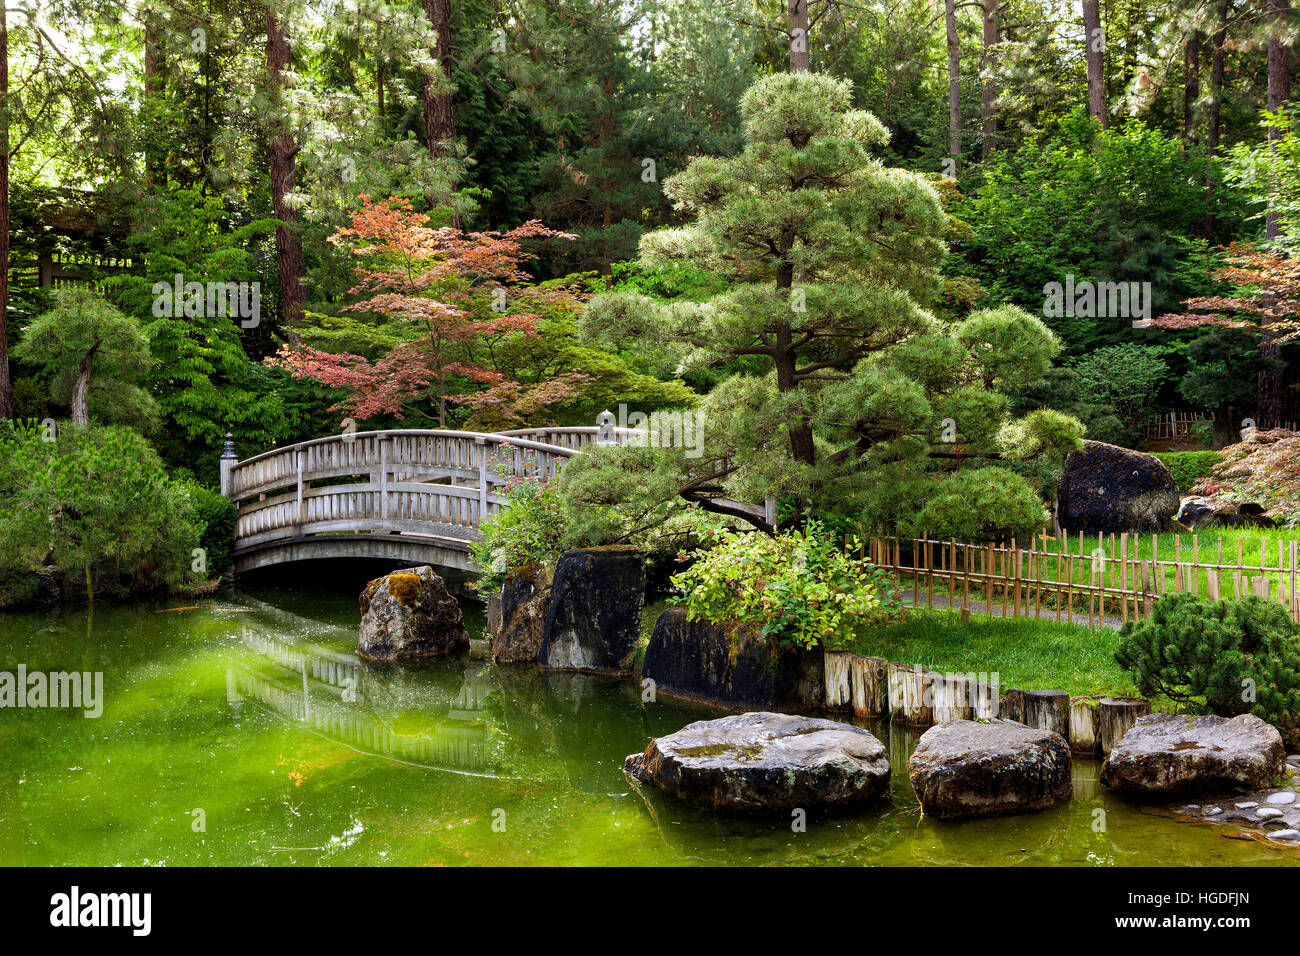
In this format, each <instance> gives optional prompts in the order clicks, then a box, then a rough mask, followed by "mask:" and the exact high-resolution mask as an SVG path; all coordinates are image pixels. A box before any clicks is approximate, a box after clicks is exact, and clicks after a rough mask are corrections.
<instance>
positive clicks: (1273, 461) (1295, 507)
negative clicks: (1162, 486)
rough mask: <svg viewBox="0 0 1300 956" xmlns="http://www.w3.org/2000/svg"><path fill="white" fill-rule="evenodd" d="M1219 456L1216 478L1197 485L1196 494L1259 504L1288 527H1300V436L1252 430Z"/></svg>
mask: <svg viewBox="0 0 1300 956" xmlns="http://www.w3.org/2000/svg"><path fill="white" fill-rule="evenodd" d="M1218 454H1219V457H1220V459H1221V460H1220V461H1219V463H1218V464H1216V465H1215V466H1214V467H1213V469H1212V475H1211V476H1209V477H1205V478H1202V479H1200V480H1199V481H1198V482H1196V484H1195V485H1194V486H1193V487H1192V490H1193V491H1194V492H1196V493H1197V494H1203V495H1224V496H1225V497H1227V498H1230V499H1233V500H1236V501H1254V502H1258V503H1259V504H1260V505H1262V506H1263V508H1264V510H1265V511H1267V512H1269V513H1270V514H1271V515H1273V516H1275V517H1277V518H1279V519H1281V520H1282V521H1284V522H1285V523H1286V524H1287V525H1288V526H1291V527H1294V526H1295V525H1297V524H1300V432H1291V431H1286V430H1285V429H1282V428H1276V429H1273V430H1271V431H1258V430H1252V431H1250V432H1248V433H1247V438H1246V440H1245V441H1243V442H1238V443H1237V444H1235V445H1229V446H1228V447H1227V448H1224V449H1223V450H1221V451H1220V452H1219V453H1218Z"/></svg>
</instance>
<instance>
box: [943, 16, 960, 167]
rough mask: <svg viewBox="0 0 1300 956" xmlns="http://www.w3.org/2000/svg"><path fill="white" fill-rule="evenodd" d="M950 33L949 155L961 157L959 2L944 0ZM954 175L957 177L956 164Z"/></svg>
mask: <svg viewBox="0 0 1300 956" xmlns="http://www.w3.org/2000/svg"><path fill="white" fill-rule="evenodd" d="M943 22H944V26H945V28H946V29H947V33H948V153H949V154H950V155H951V156H952V158H953V160H954V161H955V160H956V158H957V157H958V156H960V155H961V44H960V43H959V42H958V41H957V0H943ZM953 175H956V168H955V162H954V169H953Z"/></svg>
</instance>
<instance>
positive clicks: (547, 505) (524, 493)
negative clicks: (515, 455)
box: [474, 477, 567, 594]
mask: <svg viewBox="0 0 1300 956" xmlns="http://www.w3.org/2000/svg"><path fill="white" fill-rule="evenodd" d="M501 495H502V497H504V498H505V499H506V502H507V504H506V506H505V507H504V508H502V509H501V511H499V512H498V513H497V514H494V515H493V516H492V517H490V518H488V519H487V520H486V521H484V522H483V523H482V524H481V525H480V526H479V532H480V533H481V534H482V538H481V540H479V541H477V542H475V544H474V563H475V564H476V565H478V569H479V571H480V573H481V575H482V576H481V577H480V578H479V579H478V581H477V582H475V584H474V587H475V589H476V590H477V591H478V592H479V593H480V594H490V593H491V592H493V591H495V590H497V589H498V588H499V587H501V583H502V582H503V581H504V580H505V579H506V575H507V574H509V573H510V572H511V571H513V570H515V569H516V568H522V567H525V566H527V565H530V564H542V563H545V562H548V561H551V560H553V559H554V558H555V556H556V555H557V554H559V552H560V548H561V543H562V541H563V539H564V534H565V527H566V525H567V521H566V519H565V511H564V500H563V499H562V498H561V497H560V493H559V491H558V489H556V488H555V486H554V485H551V484H549V483H547V482H545V481H542V480H541V479H539V478H519V477H514V478H510V479H508V480H507V481H506V483H505V484H504V485H503V486H502V488H501Z"/></svg>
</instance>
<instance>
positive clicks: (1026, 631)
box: [852, 609, 1136, 695]
mask: <svg viewBox="0 0 1300 956" xmlns="http://www.w3.org/2000/svg"><path fill="white" fill-rule="evenodd" d="M1118 646H1119V633H1118V632H1117V631H1115V630H1114V629H1112V628H1105V627H1101V628H1088V627H1081V626H1078V625H1069V624H1057V623H1056V622H1055V621H1046V620H1044V621H1035V620H1033V619H1032V618H1008V619H1005V620H1004V619H1002V618H999V617H985V616H984V615H980V614H972V615H971V616H970V619H969V620H968V621H966V622H964V623H963V622H962V620H961V615H960V613H959V612H957V611H939V610H933V611H931V610H922V609H917V610H914V611H911V612H910V613H909V614H908V616H907V620H905V621H901V622H899V623H897V624H892V625H890V626H888V627H885V628H882V629H881V630H879V631H876V632H874V633H873V634H871V636H870V637H868V638H866V639H864V640H862V641H861V642H859V643H858V645H857V646H855V647H854V648H852V650H854V651H855V652H856V653H858V654H861V655H863V656H867V657H884V658H888V659H889V660H891V661H897V662H898V663H900V664H909V665H912V666H922V667H927V668H930V669H932V670H937V671H943V672H960V673H967V672H969V671H975V672H985V673H994V672H996V673H997V674H998V679H999V684H1000V685H1001V686H1002V687H1004V688H1008V687H1018V688H1020V689H1022V690H1064V691H1068V692H1069V693H1071V694H1076V695H1085V694H1120V695H1123V694H1135V693H1136V691H1135V688H1134V686H1133V682H1132V681H1131V680H1130V679H1129V677H1128V675H1127V674H1125V673H1124V671H1122V670H1120V667H1119V665H1118V664H1116V663H1115V658H1114V653H1115V648H1116V647H1118Z"/></svg>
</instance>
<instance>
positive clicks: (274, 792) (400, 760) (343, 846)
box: [0, 574, 1300, 866]
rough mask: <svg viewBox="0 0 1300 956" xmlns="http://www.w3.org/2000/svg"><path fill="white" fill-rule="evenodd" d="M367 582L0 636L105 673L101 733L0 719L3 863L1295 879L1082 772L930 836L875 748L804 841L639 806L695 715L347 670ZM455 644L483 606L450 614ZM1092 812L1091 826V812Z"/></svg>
mask: <svg viewBox="0 0 1300 956" xmlns="http://www.w3.org/2000/svg"><path fill="white" fill-rule="evenodd" d="M364 580H365V578H364V576H362V577H357V576H356V574H353V575H352V577H350V578H347V579H346V580H345V581H344V582H343V583H338V582H336V581H334V580H332V579H331V578H329V577H326V576H323V575H320V576H317V577H316V578H315V579H310V578H304V577H302V576H299V577H298V578H297V579H295V580H292V581H275V582H272V583H270V584H267V583H265V582H263V583H262V584H261V586H258V583H257V581H255V580H254V581H253V582H251V583H250V582H245V583H244V588H245V589H244V590H243V591H241V592H236V593H226V594H221V595H218V596H215V597H212V598H204V599H198V600H191V601H179V602H176V601H173V602H170V603H160V604H155V605H137V606H130V607H102V608H97V609H95V610H94V611H93V613H91V612H88V611H86V610H85V609H63V610H58V611H46V612H35V611H32V612H20V613H8V614H0V671H10V672H14V671H16V669H17V668H18V667H19V666H22V667H25V668H26V670H27V672H28V673H32V672H36V671H43V672H54V671H64V672H68V671H82V672H92V673H93V672H101V673H102V674H103V682H104V685H103V687H104V689H103V701H102V714H101V715H100V716H98V717H87V716H86V715H85V714H84V712H83V711H81V710H73V709H67V708H50V707H46V708H24V709H17V708H6V709H3V710H0V864H4V865H8V866H13V865H36V866H50V865H74V864H75V865H92V866H100V865H103V866H118V865H121V866H177V865H223V866H241V865H258V866H263V865H270V866H276V865H305V866H313V865H335V866H337V865H347V866H374V865H387V864H392V865H420V866H427V865H528V864H549V865H638V866H640V865H646V866H655V865H683V864H713V865H732V864H735V865H762V864H791V865H805V864H806V865H849V866H898V865H903V866H914V865H938V866H954V865H957V866H960V865H982V866H989V865H992V866H1014V865H1022V864H1023V865H1039V866H1043V865H1051V866H1128V865H1198V866H1201V865H1283V866H1285V865H1296V864H1297V863H1300V854H1298V853H1297V852H1296V851H1294V850H1287V849H1282V848H1276V847H1272V846H1267V845H1264V844H1261V843H1259V842H1256V841H1254V840H1249V839H1239V838H1233V836H1232V835H1231V834H1232V833H1233V831H1231V830H1229V829H1228V828H1225V827H1215V826H1212V825H1200V824H1191V823H1185V822H1182V821H1180V820H1177V819H1174V818H1173V817H1171V816H1168V815H1166V814H1163V813H1161V812H1158V811H1154V810H1150V809H1142V808H1139V807H1136V806H1134V805H1132V804H1130V803H1128V802H1126V801H1125V800H1123V799H1121V798H1118V797H1116V796H1114V795H1112V794H1110V793H1108V792H1107V791H1106V790H1104V789H1103V788H1101V787H1100V786H1099V785H1098V783H1097V773H1098V769H1099V768H1098V765H1097V764H1096V763H1094V762H1089V761H1079V762H1076V764H1075V770H1074V775H1075V780H1074V783H1075V788H1074V799H1073V800H1072V801H1071V802H1070V803H1069V804H1067V805H1065V806H1062V807H1059V808H1057V809H1054V810H1050V811H1046V812H1041V813H1036V814H1028V815H1024V816H1017V817H1008V818H1002V819H994V820H986V821H977V822H967V823H939V822H936V821H933V820H929V819H923V818H922V817H921V814H920V811H919V808H918V806H917V803H916V800H915V798H914V797H913V795H912V791H911V788H910V786H909V785H908V781H907V774H906V766H907V757H908V754H909V753H910V751H911V748H912V747H914V746H915V742H916V735H915V734H913V733H909V732H904V731H902V730H900V729H893V730H891V729H890V728H889V727H888V725H882V724H873V723H868V724H867V726H869V727H870V728H871V729H872V731H873V732H874V733H876V735H877V736H879V737H880V738H881V739H882V740H883V741H885V742H886V743H887V745H888V746H889V749H890V758H891V761H892V764H893V767H894V780H893V787H892V792H891V796H890V798H889V799H888V800H886V801H883V802H882V803H881V805H880V806H879V807H877V808H875V809H873V810H872V811H870V812H867V813H861V814H856V815H853V816H847V817H837V818H826V819H820V818H818V817H816V816H813V817H810V818H809V819H808V821H807V829H806V831H805V832H795V829H794V828H793V827H792V825H791V822H790V821H789V820H784V819H779V818H778V819H775V820H745V819H731V818H725V817H718V816H715V815H712V814H709V813H705V812H702V811H698V810H694V809H691V808H689V807H686V806H683V805H681V804H678V803H676V802H674V801H671V800H669V799H668V798H665V797H662V796H659V795H655V794H649V793H645V794H643V793H639V792H638V791H637V790H635V789H633V787H632V786H631V785H630V784H629V783H628V781H627V779H626V778H625V777H624V775H623V772H622V764H623V758H624V757H625V756H627V755H628V754H629V753H632V752H633V751H636V750H641V749H643V748H644V747H645V746H646V744H647V743H648V742H649V740H650V738H651V737H653V736H656V735H660V734H665V733H670V732H672V731H675V730H678V729H680V728H681V727H682V726H683V725H684V724H686V723H689V722H690V721H691V720H695V719H700V718H702V717H706V716H713V714H711V713H710V712H707V711H704V710H701V709H699V708H694V707H690V706H687V705H684V704H680V703H674V702H670V701H668V700H665V699H664V698H663V697H662V696H661V697H660V698H659V700H658V701H656V702H646V701H643V700H642V699H641V692H640V688H639V686H638V685H637V684H636V683H635V682H634V681H631V680H615V679H607V678H599V677H589V676H585V675H576V674H565V673H542V672H540V671H538V670H536V669H534V668H529V667H512V668H497V667H493V666H492V665H491V664H490V663H488V662H487V661H484V660H479V659H469V658H462V659H460V660H456V661H436V662H433V661H431V662H423V663H420V664H418V665H412V666H402V667H393V666H380V665H373V664H362V663H360V662H358V661H357V660H356V658H355V657H354V656H353V651H354V650H355V644H356V627H357V623H358V620H359V611H358V609H357V604H356V592H357V591H359V590H360V583H359V582H364ZM464 607H465V610H466V618H467V621H468V623H469V626H470V630H471V634H472V635H473V636H478V635H479V634H480V633H481V631H482V627H483V614H482V609H481V605H478V604H476V603H475V602H472V601H465V602H464ZM1099 811H1101V812H1099Z"/></svg>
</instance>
